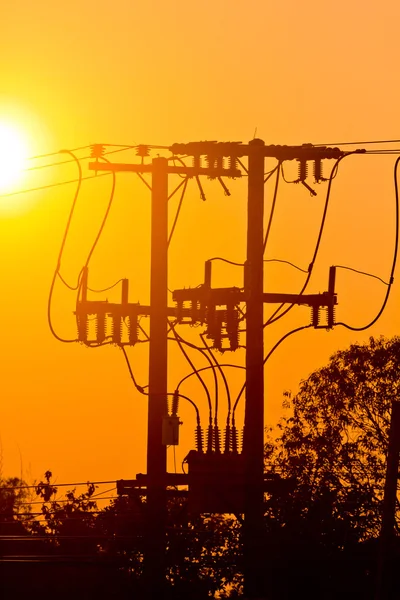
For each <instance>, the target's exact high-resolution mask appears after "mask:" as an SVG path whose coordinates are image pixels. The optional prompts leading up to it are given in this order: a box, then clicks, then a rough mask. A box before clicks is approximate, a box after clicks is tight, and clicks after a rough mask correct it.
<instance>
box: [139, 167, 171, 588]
mask: <svg viewBox="0 0 400 600" xmlns="http://www.w3.org/2000/svg"><path fill="white" fill-rule="evenodd" d="M152 165H153V170H152V192H151V277H150V306H151V312H150V340H151V344H150V349H149V407H148V426H147V476H148V485H147V508H146V514H147V524H146V544H145V561H144V570H145V571H144V574H145V585H146V591H147V592H148V597H149V598H151V599H152V600H153V599H154V600H155V599H156V598H157V599H158V598H162V597H163V595H164V593H163V592H164V590H165V544H166V540H165V526H166V495H165V483H166V473H167V448H166V446H165V445H163V443H162V423H163V418H164V417H165V416H166V415H167V360H168V356H167V343H168V342H167V324H168V314H167V291H168V281H167V279H168V170H167V167H168V163H167V159H166V158H163V157H159V158H154V159H153V161H152Z"/></svg>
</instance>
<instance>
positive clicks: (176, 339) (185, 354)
mask: <svg viewBox="0 0 400 600" xmlns="http://www.w3.org/2000/svg"><path fill="white" fill-rule="evenodd" d="M168 324H169V326H170V328H171V331H172V333H173V334H174V336H175V341H176V342H177V343H178V346H179V349H180V351H181V352H182V354H183V356H184V357H185V358H186V360H187V362H188V363H189V365H190V366H191V368H192V370H193V373H194V374H195V375H196V377H197V379H198V380H199V382H200V383H201V385H202V386H203V388H204V391H205V393H206V396H207V401H208V408H209V424H210V425H211V424H212V403H211V395H210V392H209V389H208V387H207V385H206V383H205V381H204V379H203V378H202V377H201V375H199V373H198V370H197V369H196V367H195V366H194V364H193V362H192V360H191V359H190V357H189V355H188V353H187V352H186V350H185V349H184V347H183V344H186V345H188V346H191V347H194V348H195V349H196V350H201V352H202V354H203V356H205V357H206V358H207V360H208V362H209V363H210V365H212V361H211V360H210V358H209V357H208V356H207V354H206V352H205V351H204V350H203V349H202V348H198V347H197V346H194V344H193V345H192V344H191V343H190V342H187V341H186V340H184V339H183V338H181V336H180V335H179V334H178V332H177V331H176V330H175V326H174V324H173V323H172V322H171V321H168ZM170 339H173V338H170ZM213 366H214V365H213ZM213 373H214V383H215V391H216V393H215V398H216V405H217V406H218V380H217V376H216V373H215V368H214V370H213Z"/></svg>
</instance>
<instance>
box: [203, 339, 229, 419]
mask: <svg viewBox="0 0 400 600" xmlns="http://www.w3.org/2000/svg"><path fill="white" fill-rule="evenodd" d="M200 338H201V340H202V342H203V344H204V346H205V348H206V349H207V351H208V352H209V354H210V356H211V358H212V360H213V361H214V362H215V366H216V367H217V369H218V371H219V373H220V375H221V377H222V381H223V382H224V386H225V391H226V398H227V402H228V415H227V418H226V424H227V425H229V421H230V415H231V408H232V406H231V393H230V390H229V385H228V381H227V379H226V376H225V373H224V371H223V369H222V367H221V365H220V363H219V362H218V359H217V358H216V356H215V354H214V352H213V351H212V350H211V348H210V346H209V345H208V344H207V342H206V340H205V339H204V338H205V336H204V334H203V333H201V334H200ZM214 425H215V426H217V425H218V404H217V402H215V419H214Z"/></svg>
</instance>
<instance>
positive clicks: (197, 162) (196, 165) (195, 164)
mask: <svg viewBox="0 0 400 600" xmlns="http://www.w3.org/2000/svg"><path fill="white" fill-rule="evenodd" d="M200 167H201V161H200V156H199V155H197V156H193V168H194V169H196V170H198V169H200Z"/></svg>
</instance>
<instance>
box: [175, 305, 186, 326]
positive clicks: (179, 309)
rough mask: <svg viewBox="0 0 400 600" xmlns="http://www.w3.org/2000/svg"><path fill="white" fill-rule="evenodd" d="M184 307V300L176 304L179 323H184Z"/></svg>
mask: <svg viewBox="0 0 400 600" xmlns="http://www.w3.org/2000/svg"><path fill="white" fill-rule="evenodd" d="M183 307H184V303H183V301H182V300H180V301H179V302H177V303H176V313H175V314H176V320H177V322H178V323H182V321H183Z"/></svg>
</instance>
